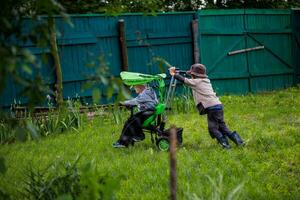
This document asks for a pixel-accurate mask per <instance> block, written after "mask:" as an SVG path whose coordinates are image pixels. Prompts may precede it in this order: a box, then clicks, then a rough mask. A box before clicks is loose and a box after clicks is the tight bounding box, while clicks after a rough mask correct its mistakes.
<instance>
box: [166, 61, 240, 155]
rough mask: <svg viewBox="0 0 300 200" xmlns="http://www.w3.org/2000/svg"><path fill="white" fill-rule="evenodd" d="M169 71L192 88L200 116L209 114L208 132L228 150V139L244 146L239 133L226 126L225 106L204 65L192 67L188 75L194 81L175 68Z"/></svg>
mask: <svg viewBox="0 0 300 200" xmlns="http://www.w3.org/2000/svg"><path fill="white" fill-rule="evenodd" d="M169 71H170V74H171V76H174V78H176V79H177V80H179V81H181V82H183V83H184V84H186V85H188V86H189V87H191V89H192V93H193V97H194V101H195V104H196V106H197V109H198V111H199V113H200V115H204V114H207V122H208V131H209V133H210V136H211V137H212V138H216V139H217V141H218V143H219V144H220V145H221V146H222V147H223V148H227V149H229V148H230V147H231V146H230V144H229V142H228V140H227V137H228V138H229V139H231V140H232V141H233V142H234V143H235V144H236V145H238V146H242V145H244V141H243V140H242V139H241V137H240V136H239V135H238V133H237V132H236V131H234V132H231V131H230V130H229V129H228V127H227V126H226V123H225V121H224V112H223V105H222V103H221V101H220V100H219V98H218V97H217V96H216V93H215V92H214V90H213V88H212V85H211V83H210V80H209V79H208V77H207V75H206V68H205V66H204V65H202V64H198V63H197V64H194V65H192V66H191V69H190V70H189V71H187V74H189V75H191V76H192V79H188V78H185V77H183V76H181V75H180V74H178V73H177V72H176V69H175V67H171V68H170V69H169Z"/></svg>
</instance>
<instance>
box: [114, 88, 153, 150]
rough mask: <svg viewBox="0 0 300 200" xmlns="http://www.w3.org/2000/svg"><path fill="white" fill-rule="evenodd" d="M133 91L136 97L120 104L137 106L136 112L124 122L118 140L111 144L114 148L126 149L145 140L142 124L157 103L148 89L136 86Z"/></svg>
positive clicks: (151, 90)
mask: <svg viewBox="0 0 300 200" xmlns="http://www.w3.org/2000/svg"><path fill="white" fill-rule="evenodd" d="M134 89H135V92H136V93H137V94H138V96H137V97H135V98H133V99H130V100H127V101H124V102H122V103H121V104H123V105H125V106H137V107H138V112H137V113H136V114H134V115H133V116H131V117H130V118H129V119H128V120H127V121H126V122H125V124H124V127H123V130H122V133H121V136H120V138H119V139H118V141H116V142H115V143H114V144H113V147H115V148H122V147H127V146H128V145H129V144H130V143H134V142H138V141H141V140H143V139H144V138H145V135H144V133H143V129H142V124H143V122H144V121H145V120H146V119H147V118H148V117H150V116H151V115H152V114H153V113H154V110H155V106H156V104H157V103H158V100H157V97H156V94H155V91H154V90H153V89H151V88H150V87H146V86H145V85H136V86H134Z"/></svg>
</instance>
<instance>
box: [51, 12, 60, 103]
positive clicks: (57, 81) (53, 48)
mask: <svg viewBox="0 0 300 200" xmlns="http://www.w3.org/2000/svg"><path fill="white" fill-rule="evenodd" d="M48 20H49V21H48V22H49V29H50V48H51V54H52V56H53V60H54V68H55V97H56V103H57V106H61V105H62V104H63V83H62V82H63V80H62V72H61V65H60V59H59V54H58V48H57V39H56V29H55V21H54V18H53V17H49V18H48Z"/></svg>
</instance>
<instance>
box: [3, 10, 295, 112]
mask: <svg viewBox="0 0 300 200" xmlns="http://www.w3.org/2000/svg"><path fill="white" fill-rule="evenodd" d="M299 16H300V13H299V10H292V11H291V10H247V9H246V10H244V9H240V10H201V11H199V12H183V13H166V14H158V15H157V16H144V15H142V14H125V15H121V16H118V17H107V16H103V15H95V14H88V15H72V16H71V18H72V21H73V24H74V27H70V26H68V25H67V24H66V23H65V22H64V21H63V20H62V19H61V18H59V17H58V18H56V25H57V30H58V31H59V32H60V35H59V37H58V47H59V54H60V59H61V65H62V73H63V87H64V94H63V95H64V98H68V97H70V98H74V97H76V96H80V97H82V98H86V99H90V97H91V95H92V90H91V89H90V90H83V85H84V84H85V83H86V81H87V76H88V75H91V74H93V73H94V72H95V69H93V68H88V67H86V66H87V65H90V64H91V63H95V65H96V66H99V62H98V61H97V58H98V57H99V56H100V55H102V56H103V57H104V58H105V61H106V63H107V64H108V66H109V69H110V72H111V73H112V74H114V75H118V74H119V72H120V71H121V70H122V69H124V67H125V68H126V67H127V68H128V70H130V71H137V72H142V73H158V72H160V71H159V67H158V65H157V63H155V62H154V61H153V58H154V57H156V56H159V57H162V58H164V59H166V60H167V61H169V62H170V63H171V64H172V65H174V66H177V67H181V68H183V69H188V68H189V66H190V65H191V64H192V63H194V62H195V61H197V60H199V61H200V62H202V63H203V64H205V65H206V66H207V69H208V75H209V77H210V78H211V79H212V82H213V85H214V87H215V89H216V91H217V93H218V94H225V93H234V94H245V93H248V92H259V91H269V90H274V89H278V88H284V87H287V86H291V85H293V84H294V83H295V82H297V81H298V82H300V67H299V65H300V62H299V59H298V58H299V55H300V53H299V52H300V50H299V39H300V36H299V27H300V25H299V21H300V18H299ZM120 19H122V20H124V25H125V30H124V33H125V34H124V39H125V43H126V46H122V45H121V44H120V30H119V28H120ZM195 19H197V20H198V21H195ZM26 23H27V24H29V25H30V24H31V22H30V20H29V19H27V21H26V22H25V24H26ZM192 24H193V26H192ZM192 27H193V28H192ZM195 27H196V29H195ZM197 32H198V33H197ZM24 47H26V48H28V49H29V50H30V51H32V52H33V53H34V54H35V55H37V57H38V58H41V54H42V53H45V52H46V53H49V49H47V48H45V49H41V48H37V47H35V46H34V45H33V44H30V43H29V44H25V45H24ZM124 51H125V52H127V54H126V55H125V56H126V58H127V59H125V60H124V55H123V54H124ZM124 62H125V63H124ZM126 62H127V63H126ZM52 65H53V62H52V60H51V59H50V62H49V63H48V64H44V65H43V66H42V69H41V74H42V75H43V77H44V79H45V80H46V82H47V83H48V84H49V85H53V84H54V81H55V77H54V73H53V71H54V69H53V67H52ZM125 65H127V66H125ZM20 91H21V88H20V87H17V86H16V85H14V84H13V83H12V81H11V80H9V84H8V85H7V88H6V90H5V91H4V93H3V94H2V95H1V96H0V105H1V106H3V107H8V106H10V104H11V103H13V102H14V100H16V102H19V101H20V102H21V103H26V99H25V98H21V97H20V95H19V92H20ZM103 99H104V98H103ZM102 103H106V102H105V101H103V102H102Z"/></svg>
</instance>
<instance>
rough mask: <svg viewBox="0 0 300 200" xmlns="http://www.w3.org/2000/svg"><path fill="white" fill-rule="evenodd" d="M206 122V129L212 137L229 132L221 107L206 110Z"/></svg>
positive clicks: (218, 136)
mask: <svg viewBox="0 0 300 200" xmlns="http://www.w3.org/2000/svg"><path fill="white" fill-rule="evenodd" d="M207 123H208V131H209V134H210V136H211V137H212V138H220V137H222V135H230V134H231V131H230V130H229V129H228V128H227V126H226V123H225V121H224V112H223V109H220V110H207Z"/></svg>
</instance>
